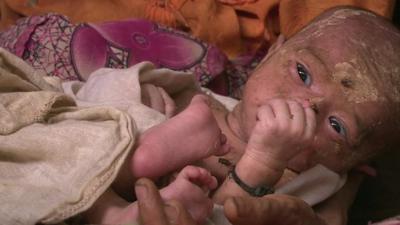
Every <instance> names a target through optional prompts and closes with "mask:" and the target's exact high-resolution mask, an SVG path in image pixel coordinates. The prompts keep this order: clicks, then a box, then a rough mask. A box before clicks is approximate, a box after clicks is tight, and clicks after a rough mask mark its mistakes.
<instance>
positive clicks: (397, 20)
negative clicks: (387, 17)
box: [393, 0, 400, 27]
mask: <svg viewBox="0 0 400 225" xmlns="http://www.w3.org/2000/svg"><path fill="white" fill-rule="evenodd" d="M393 22H394V24H396V25H397V27H400V0H397V1H396V6H395V8H394V13H393Z"/></svg>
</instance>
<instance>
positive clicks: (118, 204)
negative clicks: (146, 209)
mask: <svg viewBox="0 0 400 225" xmlns="http://www.w3.org/2000/svg"><path fill="white" fill-rule="evenodd" d="M216 186H217V180H216V178H215V177H213V176H211V174H210V173H209V172H208V171H207V170H205V169H203V168H200V167H195V166H187V167H185V168H183V169H182V171H181V172H180V173H179V174H178V176H177V178H176V179H175V180H174V181H173V182H172V183H171V184H170V185H168V186H167V187H165V188H163V189H162V190H161V191H160V194H161V197H162V198H163V199H164V200H166V201H168V200H178V201H180V202H181V203H182V204H183V206H184V207H185V208H186V209H187V210H188V211H189V212H190V213H191V215H192V216H193V218H194V219H195V220H196V221H197V222H199V223H200V222H203V221H204V220H205V219H206V218H207V216H209V215H210V213H211V210H212V207H213V203H212V201H211V199H210V198H209V197H208V195H207V193H208V192H209V190H211V189H214V188H216ZM84 216H85V218H86V219H87V222H88V223H94V224H124V223H129V222H132V221H135V220H137V218H138V205H137V203H136V202H134V203H129V202H127V201H125V200H124V199H122V198H121V197H119V196H118V195H117V194H116V193H115V192H113V191H112V190H111V189H109V190H107V191H106V193H105V194H103V195H102V196H101V197H100V198H99V199H98V200H97V201H96V202H95V203H94V205H93V206H92V207H91V208H90V209H89V210H88V211H87V212H85V213H84Z"/></svg>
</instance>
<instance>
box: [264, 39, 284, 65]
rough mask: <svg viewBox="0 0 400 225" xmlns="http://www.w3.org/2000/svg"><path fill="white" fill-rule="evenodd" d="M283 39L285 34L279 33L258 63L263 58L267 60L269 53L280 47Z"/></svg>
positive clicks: (271, 53)
mask: <svg viewBox="0 0 400 225" xmlns="http://www.w3.org/2000/svg"><path fill="white" fill-rule="evenodd" d="M285 41H286V38H285V36H283V34H280V35H279V36H278V38H277V39H276V41H275V43H273V44H272V45H271V47H269V49H268V53H267V55H266V56H265V57H264V58H263V60H261V62H260V64H261V63H263V62H264V61H265V60H267V59H268V58H269V57H271V55H273V54H274V53H275V52H276V51H277V50H278V49H280V48H281V46H282V45H283V43H285Z"/></svg>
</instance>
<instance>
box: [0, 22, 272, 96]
mask: <svg viewBox="0 0 400 225" xmlns="http://www.w3.org/2000/svg"><path fill="white" fill-rule="evenodd" d="M0 40H1V41H0V46H2V47H4V48H5V49H7V50H9V51H10V52H12V53H14V54H15V55H17V56H19V57H21V58H23V59H24V60H25V61H26V62H28V63H29V64H30V65H32V66H33V67H34V68H35V69H36V70H39V71H42V72H44V73H45V74H47V75H49V76H57V77H59V78H61V79H62V80H86V79H87V77H88V76H89V75H90V74H91V73H92V72H94V71H95V70H97V69H99V68H102V67H109V68H127V67H130V66H132V65H134V64H137V63H139V62H142V61H150V62H152V63H153V64H155V65H156V67H159V68H169V69H173V70H177V71H186V72H192V73H194V74H195V75H196V78H197V80H198V81H199V82H200V84H201V85H202V86H206V87H209V88H210V89H212V90H213V91H215V92H217V93H220V94H224V95H230V96H233V97H240V89H241V87H242V86H243V84H244V83H245V81H246V80H247V77H248V75H249V74H250V72H251V71H252V70H253V69H254V68H255V66H256V65H257V64H258V62H259V61H260V60H261V59H262V57H263V56H264V54H265V52H266V50H265V49H266V48H262V49H260V51H258V52H257V53H256V54H254V55H246V56H241V57H238V58H236V59H234V60H228V58H227V57H226V55H225V54H224V53H223V52H222V51H220V50H219V49H218V48H216V47H215V46H212V45H208V44H206V43H204V42H201V41H199V40H198V39H196V38H194V37H192V36H190V35H188V34H187V33H184V32H181V31H176V30H174V29H172V28H167V27H164V26H161V25H159V24H156V23H153V22H150V21H146V20H124V21H117V22H106V23H101V24H92V23H82V24H72V23H71V22H69V20H68V19H67V18H66V17H64V16H61V15H57V14H47V15H44V16H33V17H27V18H24V19H21V20H19V21H18V22H17V24H16V25H15V26H14V27H12V28H10V29H8V30H7V31H4V32H3V33H1V34H0Z"/></svg>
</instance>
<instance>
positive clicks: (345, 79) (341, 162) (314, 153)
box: [237, 39, 388, 172]
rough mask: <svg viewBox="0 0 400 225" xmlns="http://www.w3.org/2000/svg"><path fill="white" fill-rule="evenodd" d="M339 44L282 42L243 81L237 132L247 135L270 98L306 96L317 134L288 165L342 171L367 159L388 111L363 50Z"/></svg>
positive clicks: (294, 98)
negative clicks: (314, 119)
mask: <svg viewBox="0 0 400 225" xmlns="http://www.w3.org/2000/svg"><path fill="white" fill-rule="evenodd" d="M343 44H344V43H341V41H338V42H335V41H327V40H322V39H321V40H320V42H319V43H318V42H315V41H313V43H312V44H311V43H309V42H307V41H291V42H290V43H289V42H288V43H285V44H283V46H281V47H280V48H279V49H278V50H277V51H276V53H275V54H272V55H271V56H270V57H269V58H268V59H267V60H266V61H265V62H264V63H263V64H262V65H261V66H260V67H259V68H258V69H257V71H256V72H255V73H254V74H253V75H252V76H251V77H250V78H249V80H248V82H247V84H246V87H245V90H244V95H243V101H242V102H241V104H240V105H239V106H238V112H239V113H238V114H237V115H238V116H239V118H238V123H239V130H240V131H239V132H238V136H239V137H240V138H241V139H242V140H243V141H245V142H246V141H247V140H248V138H249V136H250V134H251V131H252V129H253V128H254V126H255V123H256V115H257V111H258V108H259V106H261V105H263V104H266V103H267V102H268V101H269V100H270V99H272V98H283V99H291V100H296V101H298V102H300V103H304V102H308V103H310V104H311V105H312V106H313V108H314V109H315V111H316V118H317V129H316V136H315V138H314V140H313V143H312V144H311V146H309V147H307V148H306V149H304V150H303V151H302V152H301V153H300V154H299V155H298V156H296V157H295V158H294V159H292V160H291V161H290V162H289V168H290V169H292V170H295V171H298V172H300V171H304V170H305V169H308V168H310V167H312V166H314V165H315V164H317V163H321V164H323V165H325V166H327V167H328V168H330V169H332V170H334V171H337V172H344V171H347V170H348V169H350V168H352V167H354V166H355V165H357V164H358V163H360V162H362V161H365V160H366V159H368V158H369V157H370V156H371V155H372V154H373V149H372V145H369V144H368V143H367V142H366V141H365V140H366V139H368V138H369V136H372V133H373V132H372V131H373V130H374V129H375V128H376V129H378V128H377V127H378V126H379V123H380V119H381V118H382V116H385V115H387V113H388V112H387V111H385V108H386V106H385V104H386V103H385V101H384V99H383V97H382V96H379V93H380V92H379V90H378V88H377V87H375V86H376V85H374V79H373V77H372V76H370V75H369V74H370V73H372V71H371V70H370V69H369V67H368V66H365V64H366V61H364V60H363V59H364V57H366V55H362V53H357V54H353V53H350V52H346V51H345V50H343V51H342V50H340V49H341V48H342V47H343V48H345V46H343ZM346 47H348V46H346ZM381 97H382V98H381ZM379 129H382V128H379Z"/></svg>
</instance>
